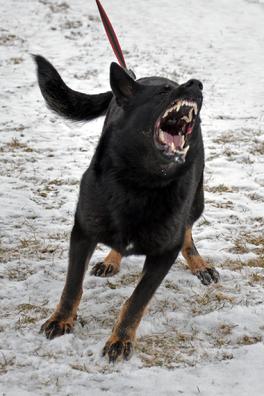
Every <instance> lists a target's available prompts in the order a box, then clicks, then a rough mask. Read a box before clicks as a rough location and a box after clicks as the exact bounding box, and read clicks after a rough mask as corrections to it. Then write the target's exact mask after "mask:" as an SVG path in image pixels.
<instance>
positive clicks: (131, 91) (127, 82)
mask: <svg viewBox="0 0 264 396" xmlns="http://www.w3.org/2000/svg"><path fill="white" fill-rule="evenodd" d="M110 85H111V88H112V91H113V94H114V95H115V97H116V101H117V104H118V105H119V106H124V105H125V104H126V103H127V102H128V100H129V98H131V97H132V96H133V95H135V93H136V91H137V89H138V87H139V84H138V83H137V82H136V81H135V80H133V78H132V77H130V76H129V74H128V73H127V72H126V71H125V69H123V68H122V67H121V66H119V65H118V64H117V63H115V62H113V63H111V66H110Z"/></svg>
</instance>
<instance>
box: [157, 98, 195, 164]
mask: <svg viewBox="0 0 264 396" xmlns="http://www.w3.org/2000/svg"><path fill="white" fill-rule="evenodd" d="M197 115H198V105H197V103H196V102H195V101H194V100H187V99H178V100H176V101H175V102H173V104H172V105H170V107H169V108H168V109H167V110H166V111H165V112H164V114H163V115H162V116H161V117H159V119H158V121H157V122H156V128H155V143H156V145H157V146H158V148H159V149H160V150H161V151H162V152H163V153H164V154H166V155H167V156H169V157H171V156H176V155H177V154H178V156H181V157H182V158H185V156H186V154H187V152H188V149H189V144H188V142H189V138H190V135H191V133H192V131H193V128H194V125H195V121H196V118H197Z"/></svg>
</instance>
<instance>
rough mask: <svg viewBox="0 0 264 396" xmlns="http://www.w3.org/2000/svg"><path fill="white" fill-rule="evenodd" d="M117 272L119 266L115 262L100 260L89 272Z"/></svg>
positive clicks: (101, 273)
mask: <svg viewBox="0 0 264 396" xmlns="http://www.w3.org/2000/svg"><path fill="white" fill-rule="evenodd" d="M118 272H119V267H118V266H117V265H115V264H111V263H105V262H103V261H102V262H100V263H97V264H95V265H94V266H93V268H92V270H91V272H90V274H91V275H94V276H101V277H107V276H113V275H115V274H117V273H118Z"/></svg>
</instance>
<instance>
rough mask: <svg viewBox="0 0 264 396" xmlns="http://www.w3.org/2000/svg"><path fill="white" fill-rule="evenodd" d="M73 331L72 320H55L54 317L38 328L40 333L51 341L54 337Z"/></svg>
mask: <svg viewBox="0 0 264 396" xmlns="http://www.w3.org/2000/svg"><path fill="white" fill-rule="evenodd" d="M72 330H73V320H72V319H69V320H57V319H55V318H54V317H51V318H50V319H48V320H47V321H46V322H45V323H43V325H42V326H41V328H40V333H44V334H45V336H46V337H47V338H48V339H49V340H52V339H53V338H55V337H59V336H62V335H64V334H69V333H71V332H72Z"/></svg>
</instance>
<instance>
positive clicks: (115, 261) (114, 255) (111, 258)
mask: <svg viewBox="0 0 264 396" xmlns="http://www.w3.org/2000/svg"><path fill="white" fill-rule="evenodd" d="M121 260H122V256H121V254H120V253H118V252H117V251H116V250H114V249H112V250H111V251H110V252H109V253H108V255H107V256H106V257H105V259H104V263H105V265H106V266H109V265H112V266H113V267H114V270H113V273H115V274H116V273H117V272H119V270H120V262H121Z"/></svg>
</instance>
